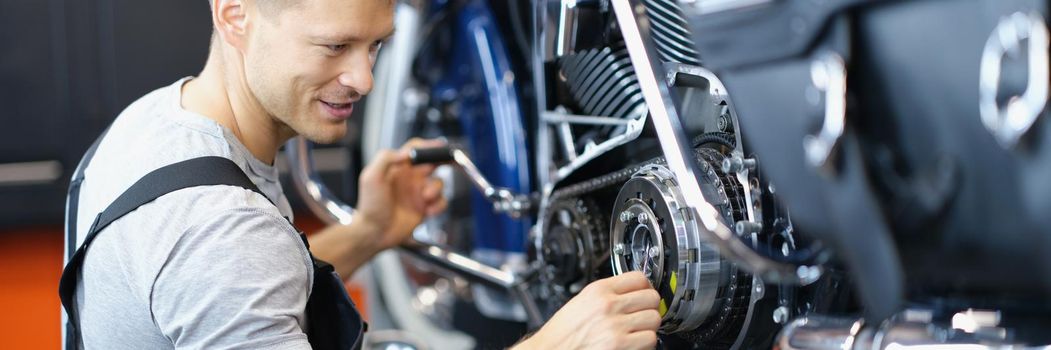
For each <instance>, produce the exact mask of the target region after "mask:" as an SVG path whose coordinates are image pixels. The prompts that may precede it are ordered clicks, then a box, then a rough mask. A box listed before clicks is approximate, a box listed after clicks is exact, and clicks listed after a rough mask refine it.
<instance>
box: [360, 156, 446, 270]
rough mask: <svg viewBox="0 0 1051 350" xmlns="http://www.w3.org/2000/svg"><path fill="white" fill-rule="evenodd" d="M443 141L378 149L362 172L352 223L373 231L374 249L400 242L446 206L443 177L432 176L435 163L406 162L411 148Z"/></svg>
mask: <svg viewBox="0 0 1051 350" xmlns="http://www.w3.org/2000/svg"><path fill="white" fill-rule="evenodd" d="M443 145H445V143H444V142H442V141H437V140H421V139H412V140H409V142H407V143H405V145H404V146H402V148H401V149H400V150H398V151H390V150H385V151H381V152H380V153H379V154H377V155H376V158H375V159H374V160H373V161H372V163H370V164H369V165H368V166H366V167H365V169H364V170H363V171H362V172H361V177H360V178H359V186H358V193H359V197H358V205H357V210H358V212H357V216H356V217H355V218H354V221H355V223H354V224H352V225H356V226H358V227H361V228H362V231H364V232H366V233H371V234H372V237H371V238H372V239H374V242H376V243H377V246H376V248H377V251H382V250H385V249H388V248H393V247H395V246H397V245H399V244H401V243H402V242H404V241H405V240H406V239H408V238H409V237H410V236H411V235H412V231H413V230H415V229H416V226H418V225H419V224H420V223H422V222H423V220H424V219H425V218H427V217H429V216H432V215H436V214H438V213H440V212H442V211H444V210H445V207H446V206H447V205H448V204H447V202H446V200H445V198H444V197H442V187H443V184H442V181H441V180H438V179H435V178H432V177H431V173H433V172H434V168H435V166H434V165H430V164H427V165H416V166H413V165H412V164H410V163H409V150H410V149H412V148H418V147H436V146H443Z"/></svg>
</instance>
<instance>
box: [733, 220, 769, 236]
mask: <svg viewBox="0 0 1051 350" xmlns="http://www.w3.org/2000/svg"><path fill="white" fill-rule="evenodd" d="M762 230H763V225H762V224H758V223H754V222H751V221H748V220H741V221H738V222H737V223H736V224H734V231H737V235H738V236H744V235H747V234H751V233H759V231H762Z"/></svg>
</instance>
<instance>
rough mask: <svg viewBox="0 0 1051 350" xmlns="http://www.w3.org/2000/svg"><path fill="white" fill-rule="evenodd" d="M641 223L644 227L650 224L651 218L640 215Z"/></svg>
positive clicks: (644, 214) (643, 214)
mask: <svg viewBox="0 0 1051 350" xmlns="http://www.w3.org/2000/svg"><path fill="white" fill-rule="evenodd" d="M639 223H640V224H643V225H645V224H648V223H650V216H649V215H646V213H641V214H639Z"/></svg>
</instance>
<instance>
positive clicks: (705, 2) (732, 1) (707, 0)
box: [680, 0, 774, 15]
mask: <svg viewBox="0 0 1051 350" xmlns="http://www.w3.org/2000/svg"><path fill="white" fill-rule="evenodd" d="M680 1H681V2H682V4H683V5H684V6H683V7H685V8H687V9H691V8H692V9H693V11H694V13H696V14H698V15H707V14H712V13H719V12H726V11H735V10H743V9H747V8H750V7H754V6H759V5H765V4H768V3H771V2H773V1H774V0H680Z"/></svg>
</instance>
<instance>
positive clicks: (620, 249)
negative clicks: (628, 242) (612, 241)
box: [613, 243, 624, 255]
mask: <svg viewBox="0 0 1051 350" xmlns="http://www.w3.org/2000/svg"><path fill="white" fill-rule="evenodd" d="M613 254H617V255H624V243H617V245H614V246H613Z"/></svg>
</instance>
